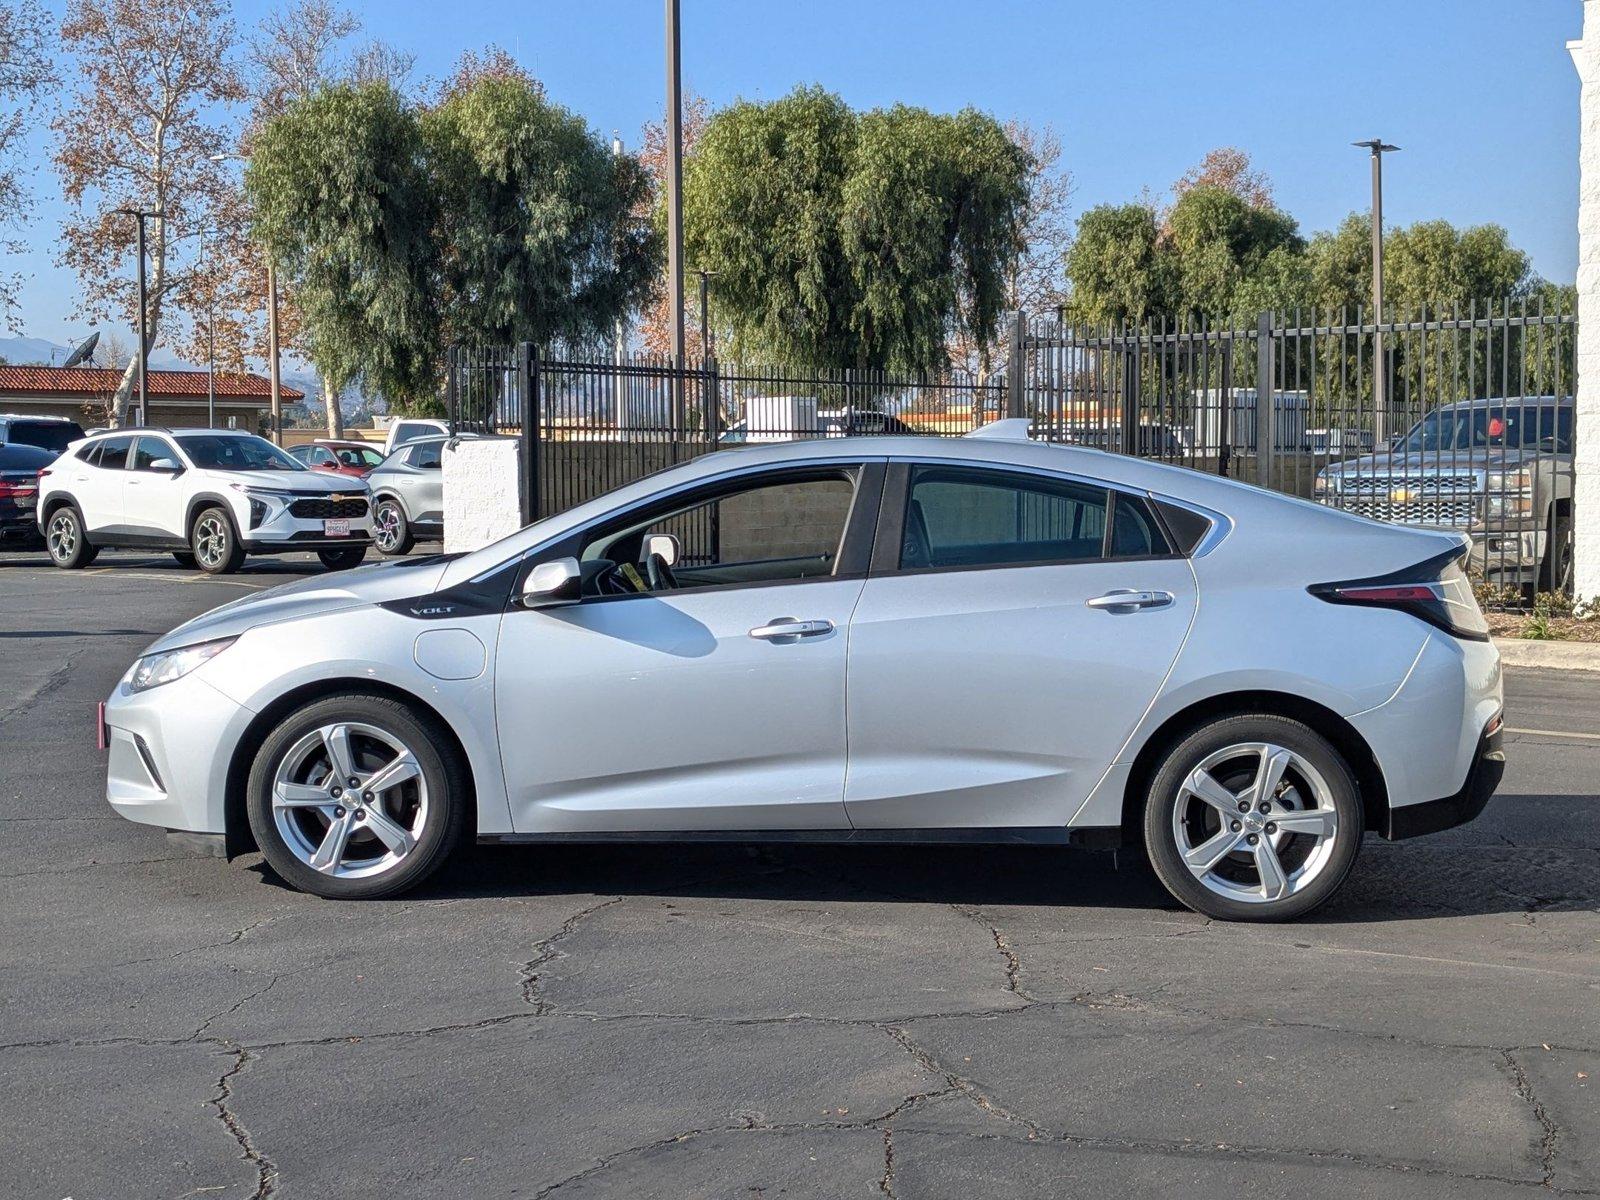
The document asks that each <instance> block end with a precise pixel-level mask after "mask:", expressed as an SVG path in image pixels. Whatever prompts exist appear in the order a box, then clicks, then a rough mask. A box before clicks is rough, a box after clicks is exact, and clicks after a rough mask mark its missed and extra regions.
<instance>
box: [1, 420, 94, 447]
mask: <svg viewBox="0 0 1600 1200" xmlns="http://www.w3.org/2000/svg"><path fill="white" fill-rule="evenodd" d="M82 436H83V426H82V425H79V424H78V423H77V422H76V421H74V420H72V418H70V417H29V416H22V415H19V414H17V413H0V442H3V443H5V444H7V445H15V446H38V447H40V448H41V449H43V450H54V451H55V452H56V453H57V454H60V453H61V452H62V451H63V450H65V449H66V448H67V447H68V446H70V445H72V443H73V442H75V441H77V440H78V439H79V438H81V437H82Z"/></svg>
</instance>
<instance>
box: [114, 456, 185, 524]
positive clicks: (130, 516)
mask: <svg viewBox="0 0 1600 1200" xmlns="http://www.w3.org/2000/svg"><path fill="white" fill-rule="evenodd" d="M162 461H166V462H170V463H180V464H181V462H182V460H181V459H179V457H178V452H177V450H176V449H174V448H173V446H172V443H171V442H169V441H167V439H166V438H162V437H156V436H153V435H151V434H140V435H139V437H138V438H137V439H136V440H135V441H134V444H133V450H132V451H131V453H130V454H129V456H128V469H127V472H126V474H125V477H124V480H123V485H122V510H123V519H122V523H123V525H124V526H125V528H126V532H128V533H131V534H136V535H138V536H140V537H155V538H178V539H180V540H181V539H183V538H184V537H185V535H186V534H187V530H185V529H184V527H183V526H184V511H183V510H184V503H183V501H184V485H183V482H182V480H181V472H178V471H170V470H161V471H158V470H156V469H155V464H156V463H158V462H162Z"/></svg>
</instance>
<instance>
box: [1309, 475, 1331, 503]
mask: <svg viewBox="0 0 1600 1200" xmlns="http://www.w3.org/2000/svg"><path fill="white" fill-rule="evenodd" d="M1333 490H1334V487H1333V481H1332V480H1331V479H1329V478H1328V477H1327V476H1326V475H1324V474H1321V473H1320V472H1319V473H1318V475H1317V478H1316V482H1315V483H1313V484H1312V485H1311V495H1312V498H1313V499H1317V500H1320V499H1322V497H1324V496H1326V495H1327V494H1328V493H1329V492H1331V491H1333Z"/></svg>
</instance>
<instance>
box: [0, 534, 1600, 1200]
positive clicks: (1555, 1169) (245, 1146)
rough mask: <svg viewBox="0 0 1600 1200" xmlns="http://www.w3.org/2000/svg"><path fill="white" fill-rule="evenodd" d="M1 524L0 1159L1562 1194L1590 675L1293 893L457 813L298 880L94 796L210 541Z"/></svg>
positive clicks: (1524, 710) (561, 1179) (1574, 1118)
mask: <svg viewBox="0 0 1600 1200" xmlns="http://www.w3.org/2000/svg"><path fill="white" fill-rule="evenodd" d="M42 564H43V560H42V558H41V557H40V556H37V555H34V556H29V555H5V556H0V603H3V611H4V612H5V613H6V619H5V621H4V622H3V623H0V677H3V678H5V679H6V680H7V681H8V684H9V686H8V699H7V700H6V701H5V702H3V706H0V745H3V747H4V752H3V753H0V1077H3V1078H4V1079H5V1080H6V1083H7V1086H6V1087H5V1088H4V1089H3V1090H0V1104H4V1106H5V1111H4V1112H3V1113H0V1196H4V1197H7V1198H8V1200H9V1198H12V1197H16V1198H18V1200H31V1198H34V1197H39V1198H48V1200H60V1198H61V1197H66V1196H70V1197H73V1198H74V1200H97V1198H100V1197H104V1198H106V1200H113V1198H114V1200H133V1198H138V1197H180V1196H184V1197H212V1196H216V1197H238V1198H250V1197H256V1198H263V1197H321V1196H330V1195H337V1196H340V1197H341V1198H350V1200H359V1198H361V1197H375V1198H376V1197H390V1196H394V1195H404V1194H411V1195H452V1196H474V1197H477V1196H507V1197H509V1196H517V1197H542V1196H556V1197H560V1198H563V1200H566V1198H572V1197H595V1196H628V1197H657V1196H658V1197H686V1196H718V1197H721V1196H728V1197H732V1196H740V1197H750V1196H761V1195H765V1196H777V1195H783V1196H789V1197H795V1196H816V1197H840V1196H852V1195H855V1196H862V1197H870V1196H878V1197H884V1196H889V1197H896V1198H899V1200H910V1198H914V1197H946V1196H948V1197H963V1198H969V1197H973V1196H983V1195H997V1196H998V1195H1004V1196H1008V1197H1009V1196H1039V1197H1045V1196H1060V1195H1068V1194H1108V1195H1111V1194H1115V1195H1120V1196H1127V1197H1169V1196H1172V1195H1180V1194H1181V1195H1185V1196H1191V1197H1209V1196H1222V1195H1227V1196H1238V1195H1241V1194H1243V1195H1286V1194H1301V1195H1329V1194H1339V1195H1344V1194H1358V1195H1361V1196H1373V1197H1391V1196H1392V1197H1435V1196H1437V1197H1445V1196H1449V1197H1469V1198H1475V1197H1491V1196H1492V1197H1502V1196H1507V1195H1517V1194H1523V1193H1526V1194H1529V1195H1534V1194H1545V1193H1550V1194H1559V1195H1600V1090H1597V1089H1600V736H1594V735H1600V677H1589V676H1582V675H1564V676H1563V675H1554V674H1542V675H1534V674H1520V675H1513V676H1511V677H1510V679H1509V680H1508V696H1509V701H1508V722H1507V723H1508V725H1509V726H1510V727H1511V728H1512V729H1518V728H1527V729H1541V730H1566V731H1571V732H1573V733H1577V734H1583V733H1587V734H1589V735H1591V736H1589V737H1587V738H1585V737H1546V736H1534V735H1525V734H1517V733H1512V734H1511V735H1509V737H1508V744H1507V751H1508V757H1509V768H1508V771H1507V775H1506V779H1505V783H1504V784H1503V786H1502V789H1501V795H1500V796H1499V797H1498V798H1497V799H1496V800H1495V802H1494V803H1493V804H1492V805H1491V807H1490V809H1489V810H1488V812H1487V813H1485V815H1484V816H1483V817H1482V818H1480V819H1479V820H1478V821H1477V822H1475V823H1474V824H1472V825H1469V826H1467V827H1465V828H1463V829H1459V830H1453V831H1450V832H1447V833H1445V834H1441V835H1438V836H1436V837H1433V838H1428V839H1421V840H1418V841H1414V842H1409V843H1399V844H1388V843H1384V842H1381V841H1373V840H1369V841H1368V843H1367V846H1366V847H1365V849H1364V851H1363V854H1362V857H1361V860H1360V862H1359V863H1358V865H1357V868H1356V871H1355V873H1354V875H1353V876H1352V878H1351V880H1350V882H1349V884H1348V885H1347V887H1346V889H1345V890H1344V892H1343V893H1342V894H1341V896H1340V897H1339V899H1338V900H1337V901H1336V902H1335V903H1334V904H1332V905H1330V906H1329V907H1327V908H1326V909H1324V910H1322V911H1321V912H1319V913H1318V914H1316V915H1315V917H1314V918H1313V919H1312V920H1310V921H1304V922H1300V923H1298V924H1294V925H1282V926H1262V927H1247V926H1229V925H1222V924H1217V923H1212V922H1207V921H1206V920H1204V919H1202V918H1200V917H1197V916H1195V915H1193V914H1191V913H1188V912H1186V911H1184V910H1181V909H1178V908H1176V907H1174V906H1173V905H1172V904H1171V902H1170V901H1168V900H1167V899H1166V897H1165V895H1164V893H1162V892H1161V891H1160V890H1159V888H1158V887H1157V886H1156V885H1155V884H1154V882H1153V881H1151V880H1150V879H1149V878H1148V877H1147V876H1146V874H1145V873H1144V872H1143V871H1142V870H1140V869H1139V868H1138V867H1137V866H1136V865H1135V864H1133V863H1131V862H1130V861H1129V858H1128V856H1126V855H1124V856H1121V857H1120V858H1119V859H1113V857H1112V856H1110V855H1091V854H1084V853H1070V852H1063V851H1058V850H1053V849H1035V848H1017V847H994V848H975V849H952V848H936V847H911V848H892V847H851V848H824V847H799V846H797V847H782V848H773V847H764V848H751V847H739V846H702V847H669V848H662V847H644V846H608V847H575V846H561V847H540V848H478V849H476V850H474V851H472V852H470V853H468V854H466V855H464V856H463V857H462V858H461V859H460V860H459V861H457V862H456V863H454V864H453V865H452V866H451V867H450V868H449V869H448V870H447V871H446V872H445V873H444V875H443V876H442V877H441V878H439V879H438V880H437V881H435V882H434V883H433V884H432V885H431V886H429V887H427V888H426V889H424V890H422V891H420V892H418V893H416V894H413V895H410V896H406V897H403V898H401V899H398V900H394V901H388V902H382V903H371V904H332V903H328V902H324V901H319V900H314V899H311V898H309V897H305V896H301V895H298V894H296V893H294V892H291V891H289V890H288V889H286V888H284V887H283V886H282V885H281V884H280V883H279V882H278V881H277V880H276V879H275V878H274V877H273V876H272V875H271V873H270V872H268V871H266V870H265V869H264V868H263V866H262V865H261V863H260V860H259V858H256V857H254V856H252V857H251V858H248V859H244V860H242V861H239V862H235V863H233V864H231V865H229V864H225V863H223V862H221V861H220V860H215V859H202V858H194V857H191V856H189V855H187V854H185V853H183V852H182V851H180V850H176V849H173V848H170V847H169V846H168V845H167V843H166V841H165V839H164V838H163V837H162V835H161V834H160V832H159V831H156V830H151V829H146V828H142V827H139V826H135V825H131V824H128V823H127V822H124V821H122V820H121V819H120V818H117V817H115V816H114V815H112V814H111V812H110V810H109V809H108V808H106V807H105V805H104V801H103V799H102V789H103V778H102V772H103V762H102V759H101V757H100V755H98V754H97V753H96V752H95V751H94V748H93V746H94V731H93V724H92V709H93V704H94V702H95V701H96V700H98V699H100V698H102V697H103V696H104V695H105V694H106V693H107V692H109V690H110V689H111V687H112V686H113V684H114V683H115V681H116V679H117V677H118V676H119V675H120V674H121V672H122V671H123V670H124V669H125V668H126V666H127V664H128V662H129V661H130V660H131V658H132V657H133V655H134V654H136V653H137V651H138V650H139V649H140V648H141V647H142V646H143V645H144V644H145V643H146V642H147V641H149V640H150V639H151V638H152V637H154V636H155V635H156V634H158V633H160V632H161V631H163V630H165V629H167V628H169V627H170V626H172V625H174V624H176V623H178V622H179V621H181V620H183V619H185V618H186V617H188V616H190V615H192V614H194V613H196V612H199V611H201V610H203V609H205V608H209V607H211V606H212V605H215V604H218V603H221V602H223V601H224V600H228V599H233V598H235V597H237V596H239V595H243V594H245V589H248V588H251V587H259V586H265V585H269V584H271V583H275V582H280V581H284V580H287V579H291V578H296V577H298V573H299V572H301V571H304V570H306V569H307V566H306V564H305V563H304V562H303V561H295V560H292V559H286V560H278V561H267V562H255V561H253V562H252V563H250V564H249V566H248V567H247V569H246V571H245V572H244V573H243V574H241V575H239V576H237V577H234V578H233V579H231V580H228V581H212V580H199V581H196V580H195V577H194V576H193V575H192V574H190V573H187V572H183V571H180V570H177V569H175V568H173V567H171V566H170V565H169V563H167V562H164V561H163V560H160V559H154V558H139V557H137V556H133V555H123V554H107V555H104V556H102V558H101V559H100V560H99V562H97V564H96V566H95V568H94V569H93V570H91V571H87V572H82V573H79V574H75V575H68V574H65V573H61V572H55V571H52V570H50V569H49V568H47V567H45V566H43V565H42Z"/></svg>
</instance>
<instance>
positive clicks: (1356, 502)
mask: <svg viewBox="0 0 1600 1200" xmlns="http://www.w3.org/2000/svg"><path fill="white" fill-rule="evenodd" d="M1572 476H1573V460H1572V398H1571V397H1570V396H1569V397H1566V398H1563V399H1557V398H1556V397H1554V396H1540V397H1528V398H1526V399H1514V400H1502V399H1490V400H1467V401H1462V402H1461V403H1458V404H1446V405H1443V406H1442V407H1440V408H1436V409H1434V410H1433V411H1432V412H1431V413H1429V414H1428V415H1427V416H1425V417H1423V418H1422V420H1420V421H1418V422H1417V424H1416V425H1414V426H1412V428H1411V429H1410V431H1408V432H1407V433H1406V434H1404V435H1403V436H1401V437H1399V438H1396V439H1395V441H1394V443H1393V444H1392V445H1391V446H1390V447H1389V448H1388V449H1387V450H1384V451H1382V452H1380V453H1377V454H1368V455H1363V456H1361V457H1358V458H1351V459H1346V460H1345V461H1344V462H1340V463H1335V464H1333V465H1330V466H1328V467H1326V468H1324V469H1323V470H1322V471H1320V472H1318V474H1317V479H1316V484H1315V492H1314V496H1315V498H1316V499H1317V500H1319V501H1321V502H1322V503H1323V504H1328V505H1332V506H1334V507H1337V508H1342V509H1344V510H1345V511H1346V512H1352V513H1357V514H1359V515H1361V516H1364V517H1373V518H1376V519H1377V520H1380V521H1391V522H1395V523H1398V524H1403V525H1418V526H1425V527H1429V528H1435V529H1447V530H1451V531H1459V532H1461V533H1464V534H1466V535H1467V536H1468V537H1470V538H1471V540H1472V559H1471V563H1472V566H1473V567H1474V568H1475V569H1476V570H1478V571H1480V572H1481V573H1483V574H1484V575H1486V576H1488V577H1490V578H1493V579H1496V580H1497V581H1499V582H1501V583H1506V584H1513V583H1515V584H1528V583H1531V584H1536V585H1537V586H1538V587H1539V588H1540V589H1542V590H1552V589H1554V588H1556V587H1558V586H1560V585H1561V583H1562V581H1563V580H1564V579H1565V578H1566V577H1567V575H1568V572H1569V571H1570V568H1571V554H1572V542H1571V534H1572Z"/></svg>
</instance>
